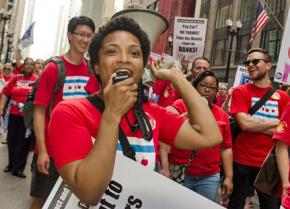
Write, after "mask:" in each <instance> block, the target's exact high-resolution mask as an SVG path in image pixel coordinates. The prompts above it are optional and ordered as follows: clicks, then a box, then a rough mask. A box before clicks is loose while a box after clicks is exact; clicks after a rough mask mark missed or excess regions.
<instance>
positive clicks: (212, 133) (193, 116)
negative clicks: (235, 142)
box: [151, 63, 222, 150]
mask: <svg viewBox="0 0 290 209" xmlns="http://www.w3.org/2000/svg"><path fill="white" fill-rule="evenodd" d="M157 68H158V67H157V66H155V64H154V63H151V70H152V72H153V74H154V75H155V76H156V78H157V79H161V80H168V81H170V82H172V84H173V85H174V87H175V89H176V90H177V91H178V93H179V95H180V96H181V98H182V99H183V101H184V102H185V104H186V107H187V109H188V118H189V120H187V121H186V122H184V124H183V125H182V126H181V128H180V129H179V131H178V133H177V135H176V138H175V146H176V147H177V148H179V149H191V150H192V149H201V148H207V147H212V146H215V145H217V144H219V143H221V141H222V136H221V134H220V130H219V128H218V126H217V123H216V120H215V119H214V117H213V115H212V113H211V111H210V109H209V107H208V106H207V105H205V102H204V101H203V99H202V98H201V96H200V95H199V94H198V92H197V91H196V90H195V88H194V87H193V86H192V85H191V84H190V83H189V82H188V81H187V80H186V78H185V77H184V76H183V74H182V73H181V71H180V70H179V69H177V68H171V69H170V70H168V69H157ZM195 124H197V125H198V126H199V130H195V129H194V128H193V127H192V125H195Z"/></svg>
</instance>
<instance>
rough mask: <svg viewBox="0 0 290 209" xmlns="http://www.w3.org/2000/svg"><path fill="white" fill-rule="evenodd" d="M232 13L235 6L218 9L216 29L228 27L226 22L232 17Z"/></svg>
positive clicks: (230, 5)
mask: <svg viewBox="0 0 290 209" xmlns="http://www.w3.org/2000/svg"><path fill="white" fill-rule="evenodd" d="M232 11H233V5H232V4H229V5H226V6H223V7H220V8H218V10H217V16H216V17H217V18H216V24H215V28H216V29H219V28H224V27H226V20H227V19H228V18H229V17H232Z"/></svg>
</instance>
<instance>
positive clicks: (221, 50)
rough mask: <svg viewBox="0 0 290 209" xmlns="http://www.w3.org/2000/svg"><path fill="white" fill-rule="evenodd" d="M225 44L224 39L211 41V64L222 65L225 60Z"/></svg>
mask: <svg viewBox="0 0 290 209" xmlns="http://www.w3.org/2000/svg"><path fill="white" fill-rule="evenodd" d="M225 46H226V40H225V39H223V40H217V41H214V42H213V50H212V58H211V60H212V64H213V65H224V64H225V61H224V58H225V56H224V55H225Z"/></svg>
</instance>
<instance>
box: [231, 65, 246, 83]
mask: <svg viewBox="0 0 290 209" xmlns="http://www.w3.org/2000/svg"><path fill="white" fill-rule="evenodd" d="M248 82H250V77H249V73H248V70H247V68H246V67H244V66H240V65H238V68H237V71H236V76H235V81H234V85H233V87H236V86H239V85H242V84H245V83H248Z"/></svg>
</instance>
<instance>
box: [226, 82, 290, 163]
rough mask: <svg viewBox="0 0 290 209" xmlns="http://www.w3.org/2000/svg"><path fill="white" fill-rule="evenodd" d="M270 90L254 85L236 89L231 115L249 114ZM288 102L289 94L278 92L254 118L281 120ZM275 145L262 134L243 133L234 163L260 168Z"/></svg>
mask: <svg viewBox="0 0 290 209" xmlns="http://www.w3.org/2000/svg"><path fill="white" fill-rule="evenodd" d="M269 88H270V87H267V88H259V87H257V86H254V85H253V84H252V83H247V84H244V85H242V86H239V87H237V88H235V89H234V90H233V93H232V102H231V115H232V116H235V115H236V114H237V113H239V112H243V113H248V109H249V108H250V107H252V106H253V105H254V104H255V103H256V102H257V101H259V100H260V98H262V97H263V95H264V94H265V93H266V92H267V91H268V90H269ZM288 102H289V97H288V94H287V93H286V92H284V91H280V90H277V91H276V92H275V93H274V94H273V95H272V96H271V98H270V99H269V100H268V101H267V102H266V103H265V104H264V105H263V106H262V107H261V108H260V109H259V110H258V111H257V112H256V113H255V114H254V115H253V116H252V117H254V118H260V119H279V118H280V117H281V115H282V113H283V111H284V110H285V108H286V106H287V104H288ZM274 143H275V142H274V140H272V137H271V136H269V135H266V134H263V133H260V132H249V131H242V132H241V133H240V134H239V136H238V137H237V138H236V140H235V143H234V147H233V159H234V162H236V163H239V164H242V165H246V166H253V167H258V168H260V167H261V166H262V163H263V161H264V159H265V158H266V156H267V155H268V153H269V151H270V150H271V149H272V147H273V146H274Z"/></svg>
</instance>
